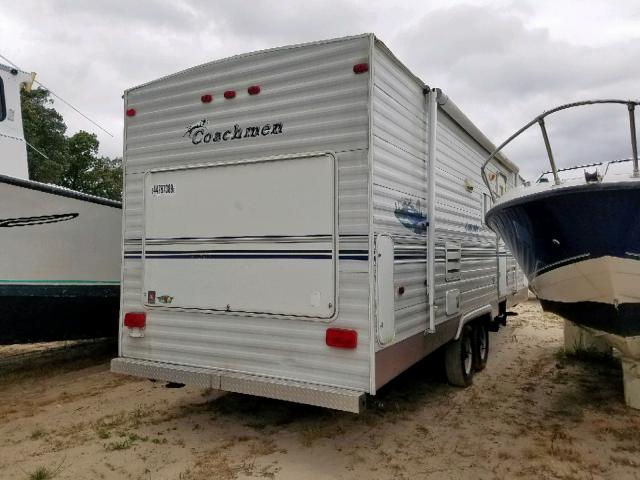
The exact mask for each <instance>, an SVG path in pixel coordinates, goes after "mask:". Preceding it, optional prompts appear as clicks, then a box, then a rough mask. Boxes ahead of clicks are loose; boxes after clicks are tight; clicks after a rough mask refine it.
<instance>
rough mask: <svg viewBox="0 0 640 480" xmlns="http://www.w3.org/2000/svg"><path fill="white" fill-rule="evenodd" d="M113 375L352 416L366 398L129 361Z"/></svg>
mask: <svg viewBox="0 0 640 480" xmlns="http://www.w3.org/2000/svg"><path fill="white" fill-rule="evenodd" d="M111 371H112V372H113V373H121V374H124V375H133V376H135V377H143V378H150V379H154V380H162V381H166V382H176V383H184V384H187V385H194V386H198V387H202V388H213V389H216V390H223V391H226V392H235V393H244V394H247V395H255V396H259V397H266V398H274V399H277V400H285V401H288V402H296V403H304V404H307V405H315V406H318V407H325V408H331V409H334V410H343V411H346V412H353V413H360V412H361V411H362V410H363V408H364V404H365V397H366V396H365V394H364V392H359V391H356V390H349V389H344V388H335V387H326V386H323V385H317V384H313V383H305V382H299V381H294V380H283V379H278V378H271V377H263V376H258V375H247V374H239V373H231V372H224V371H218V370H211V369H205V368H196V367H188V366H183V365H171V364H167V363H161V362H152V361H149V360H136V359H130V358H114V359H113V360H111Z"/></svg>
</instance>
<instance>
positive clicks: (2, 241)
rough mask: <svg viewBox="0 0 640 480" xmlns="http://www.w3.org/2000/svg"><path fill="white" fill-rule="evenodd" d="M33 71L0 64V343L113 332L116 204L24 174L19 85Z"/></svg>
mask: <svg viewBox="0 0 640 480" xmlns="http://www.w3.org/2000/svg"><path fill="white" fill-rule="evenodd" d="M34 77H35V74H31V73H26V72H22V71H20V70H18V69H17V68H13V67H9V66H5V65H0V344H6V343H18V342H31V341H43V340H61V339H68V338H85V337H102V336H113V337H115V335H116V332H117V330H118V305H119V290H120V278H119V277H120V258H121V255H120V236H121V226H122V210H121V204H120V202H115V201H112V200H108V199H104V198H98V197H94V196H92V195H86V194H83V193H80V192H76V191H73V190H69V189H67V188H61V187H57V186H55V185H49V184H44V183H40V182H34V181H31V180H29V174H28V168H27V148H26V147H27V145H26V142H25V138H24V132H23V127H22V113H21V108H20V88H22V86H23V85H25V86H26V88H30V86H31V84H32V82H33V79H34ZM39 154H42V153H39Z"/></svg>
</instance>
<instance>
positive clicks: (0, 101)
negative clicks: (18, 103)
mask: <svg viewBox="0 0 640 480" xmlns="http://www.w3.org/2000/svg"><path fill="white" fill-rule="evenodd" d="M5 118H7V102H6V101H5V98H4V82H3V81H2V77H0V122H2V121H3V120H4V119H5Z"/></svg>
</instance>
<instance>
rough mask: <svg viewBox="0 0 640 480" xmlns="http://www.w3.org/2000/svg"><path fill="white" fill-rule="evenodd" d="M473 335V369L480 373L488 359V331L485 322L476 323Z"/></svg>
mask: <svg viewBox="0 0 640 480" xmlns="http://www.w3.org/2000/svg"><path fill="white" fill-rule="evenodd" d="M473 333H474V335H473V337H474V338H473V369H474V370H475V371H476V372H480V371H482V370H484V369H485V368H486V367H487V360H488V359H489V329H488V328H487V325H486V323H485V322H476V324H475V325H474V328H473Z"/></svg>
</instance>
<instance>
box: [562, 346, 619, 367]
mask: <svg viewBox="0 0 640 480" xmlns="http://www.w3.org/2000/svg"><path fill="white" fill-rule="evenodd" d="M554 357H555V359H556V360H557V361H558V362H560V363H561V364H562V363H570V362H576V361H577V362H581V363H589V364H597V365H607V366H613V365H615V366H619V365H620V361H619V360H618V359H616V358H615V357H614V356H613V355H611V354H609V353H605V352H601V351H599V350H597V349H595V348H582V349H576V350H567V349H566V348H561V349H559V350H558V351H557V352H556V353H555V354H554Z"/></svg>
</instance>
